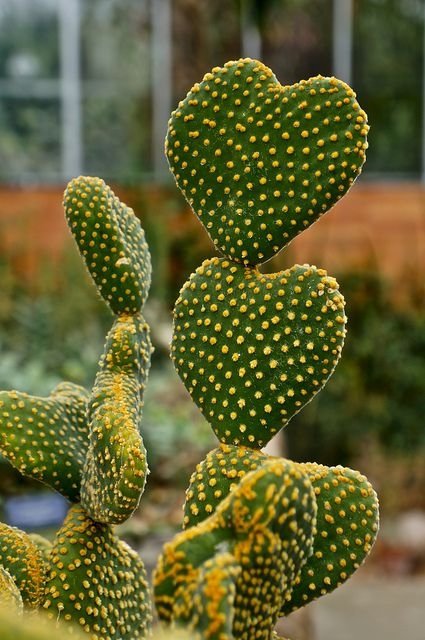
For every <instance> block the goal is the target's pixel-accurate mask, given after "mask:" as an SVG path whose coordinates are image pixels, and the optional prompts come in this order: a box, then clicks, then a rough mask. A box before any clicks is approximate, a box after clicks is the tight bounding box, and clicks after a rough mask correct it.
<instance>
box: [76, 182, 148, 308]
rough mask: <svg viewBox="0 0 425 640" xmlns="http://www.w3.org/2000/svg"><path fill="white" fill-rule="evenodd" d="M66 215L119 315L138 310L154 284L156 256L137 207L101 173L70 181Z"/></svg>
mask: <svg viewBox="0 0 425 640" xmlns="http://www.w3.org/2000/svg"><path fill="white" fill-rule="evenodd" d="M64 208H65V215H66V220H67V222H68V225H69V228H70V230H71V232H72V234H73V236H74V239H75V241H76V243H77V246H78V249H79V251H80V253H81V255H82V257H83V259H84V261H85V263H86V266H87V268H88V270H89V273H90V275H91V277H92V278H93V281H94V283H95V285H96V287H97V289H98V291H99V293H100V295H101V296H102V298H103V299H104V300H105V302H106V303H107V304H108V305H109V306H110V308H111V309H112V311H113V312H114V313H115V314H122V313H125V314H134V313H138V312H139V311H140V310H141V308H142V307H143V305H144V303H145V301H146V298H147V295H148V291H149V286H150V279H151V259H150V254H149V248H148V245H147V243H146V240H145V234H144V231H143V229H142V227H141V225H140V222H139V220H138V218H136V216H135V215H134V212H133V210H132V209H130V208H129V207H127V206H126V205H125V204H123V203H122V202H120V201H119V199H118V198H117V197H116V196H115V194H114V193H113V191H112V190H111V188H110V187H108V186H107V185H106V184H105V182H104V181H103V180H101V179H100V178H93V177H84V176H80V177H79V178H75V179H74V180H71V182H70V183H69V184H68V186H67V188H66V191H65V195H64Z"/></svg>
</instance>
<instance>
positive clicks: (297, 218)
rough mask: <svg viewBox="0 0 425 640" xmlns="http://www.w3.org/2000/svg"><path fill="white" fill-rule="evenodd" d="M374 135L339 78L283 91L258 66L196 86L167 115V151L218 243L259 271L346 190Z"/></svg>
mask: <svg viewBox="0 0 425 640" xmlns="http://www.w3.org/2000/svg"><path fill="white" fill-rule="evenodd" d="M368 129H369V127H368V125H367V116H366V114H365V112H364V111H363V110H362V109H361V108H360V106H359V104H358V102H357V101H356V95H355V93H354V91H353V90H352V89H351V88H350V87H349V86H348V85H347V84H345V83H344V82H342V81H341V80H337V79H336V78H324V77H322V76H317V77H315V78H310V79H309V80H302V81H301V82H299V83H297V84H294V85H291V86H282V85H281V84H279V82H278V81H277V79H276V78H275V76H274V75H273V73H272V71H271V70H270V69H269V68H268V67H266V66H264V65H263V64H262V63H261V62H258V61H257V60H251V59H244V60H238V61H236V62H228V63H227V64H225V65H224V67H216V68H214V69H213V70H212V72H211V73H207V74H206V75H205V77H204V79H203V80H202V82H201V83H200V84H195V86H194V87H193V88H192V89H191V91H190V92H189V93H188V95H187V97H186V98H185V100H183V101H182V102H181V103H180V104H179V106H178V108H177V109H176V110H175V111H174V112H173V114H172V116H171V119H170V122H169V128H168V133H167V139H166V154H167V158H168V162H169V164H170V167H171V171H172V172H173V174H174V177H175V179H176V182H177V184H178V186H179V188H180V189H181V190H182V192H183V194H184V195H185V197H186V199H187V201H188V202H189V204H190V205H191V206H192V208H193V210H194V211H195V212H196V213H197V215H198V216H199V219H200V220H201V222H202V223H203V224H204V226H205V227H206V229H207V231H208V233H209V234H210V236H211V239H212V240H213V242H214V244H215V246H216V247H217V248H218V249H219V250H220V251H221V252H222V253H223V254H224V255H226V256H227V257H229V258H231V259H232V260H235V261H237V262H242V263H243V264H251V265H256V264H260V263H262V262H265V261H266V260H268V259H269V258H271V257H272V256H273V255H275V254H276V253H277V252H278V251H280V250H281V249H282V248H283V247H284V246H285V245H286V244H288V243H289V242H290V241H291V240H292V239H293V238H294V237H295V236H296V235H297V234H298V233H300V232H301V231H303V229H305V228H307V227H308V226H310V225H311V224H312V223H313V222H315V221H316V220H317V219H318V218H319V217H320V216H321V215H322V214H323V213H325V212H326V211H328V210H329V209H330V208H331V207H332V206H333V205H334V204H335V203H336V202H337V201H338V200H339V199H340V198H341V197H342V196H343V195H344V194H345V193H346V192H347V191H348V189H349V188H350V186H351V185H352V183H353V181H354V180H355V178H356V177H357V175H358V174H359V173H360V171H361V168H362V165H363V163H364V161H365V151H366V148H367V141H366V136H367V132H368Z"/></svg>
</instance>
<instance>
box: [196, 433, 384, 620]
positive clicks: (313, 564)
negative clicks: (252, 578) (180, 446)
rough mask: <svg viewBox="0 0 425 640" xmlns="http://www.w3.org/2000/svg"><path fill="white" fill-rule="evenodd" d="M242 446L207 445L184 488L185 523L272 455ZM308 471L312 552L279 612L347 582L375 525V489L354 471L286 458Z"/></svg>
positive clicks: (204, 513)
mask: <svg viewBox="0 0 425 640" xmlns="http://www.w3.org/2000/svg"><path fill="white" fill-rule="evenodd" d="M276 459H277V458H271V457H270V456H267V455H266V454H264V453H262V452H260V451H255V450H252V449H249V448H244V447H235V446H229V445H221V446H220V447H219V448H217V449H214V450H213V451H210V453H209V454H208V455H207V457H206V458H205V460H203V461H202V462H201V463H200V464H199V465H198V466H197V468H196V471H195V472H194V473H193V474H192V477H191V481H190V486H189V489H188V491H187V493H186V503H185V516H184V526H185V527H186V528H187V527H191V526H192V527H193V526H194V525H196V524H198V523H200V522H202V521H204V520H205V519H206V518H208V517H209V516H210V514H211V513H215V511H216V510H217V509H218V508H219V506H220V504H221V502H222V500H223V499H224V498H226V497H227V496H228V495H229V494H230V493H231V492H232V491H235V490H236V488H237V487H238V485H239V483H240V482H241V481H242V479H243V478H244V477H245V476H246V474H247V473H249V472H250V471H252V470H255V469H259V468H261V466H262V465H263V464H268V463H269V461H270V460H276ZM287 463H288V464H292V465H293V466H294V467H295V468H297V469H299V470H300V471H302V472H303V473H305V474H307V476H308V478H309V480H310V482H311V484H312V487H313V489H314V492H315V496H316V502H317V526H316V528H317V532H316V534H315V537H314V543H313V554H312V556H311V557H310V558H309V560H308V562H307V563H306V565H305V566H304V567H303V568H302V569H301V572H300V574H299V576H298V577H297V578H296V580H295V582H294V587H293V590H292V592H290V593H288V595H287V598H286V600H285V601H284V603H283V604H282V610H281V614H282V615H287V614H289V613H290V612H291V611H293V610H295V609H298V608H299V607H302V606H304V605H305V604H307V603H308V602H310V601H311V600H314V599H315V598H318V597H319V596H322V595H326V594H327V593H331V592H332V591H333V590H334V589H336V587H338V586H339V585H341V584H342V583H343V582H345V581H346V580H347V579H348V578H349V577H350V576H351V575H352V574H353V573H354V572H355V571H356V570H357V569H358V567H359V566H360V565H361V564H362V562H363V561H364V560H365V558H366V557H367V555H368V553H369V552H370V550H371V548H372V545H373V543H374V541H375V539H376V535H377V531H378V521H379V512H378V500H377V497H376V494H375V492H374V490H373V488H372V486H371V485H370V483H369V482H368V481H367V479H366V478H365V477H364V476H362V475H361V474H360V473H359V472H358V471H353V470H352V469H348V468H344V467H326V466H323V465H319V464H316V463H298V462H289V461H287Z"/></svg>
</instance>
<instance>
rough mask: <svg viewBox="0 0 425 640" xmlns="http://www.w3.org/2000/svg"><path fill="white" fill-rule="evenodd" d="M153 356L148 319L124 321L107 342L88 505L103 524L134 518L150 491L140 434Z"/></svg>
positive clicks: (93, 402) (93, 407)
mask: <svg viewBox="0 0 425 640" xmlns="http://www.w3.org/2000/svg"><path fill="white" fill-rule="evenodd" d="M150 352H151V343H150V339H149V328H148V325H147V324H146V322H144V320H143V318H142V316H141V315H140V314H138V315H135V316H119V317H118V318H117V320H116V321H115V323H114V326H113V327H112V329H111V331H110V333H109V335H108V338H107V342H106V345H105V352H104V354H103V356H102V358H101V361H100V366H99V373H98V375H97V377H96V380H95V384H94V388H93V392H92V395H91V398H90V403H89V410H88V415H89V418H90V445H89V450H88V455H87V457H86V467H85V471H84V477H83V491H82V503H83V506H84V507H85V508H86V510H87V512H88V513H89V514H90V515H91V517H92V518H93V519H95V520H97V521H98V522H105V523H110V524H117V523H120V522H123V521H124V520H126V519H127V518H129V517H130V516H131V514H132V513H133V511H134V510H135V509H136V508H137V506H138V504H139V501H140V497H141V493H142V491H143V488H144V486H145V480H146V475H147V463H146V451H145V447H144V445H143V440H142V437H141V435H140V431H139V429H140V422H141V415H142V405H143V402H142V392H143V390H144V387H145V380H146V377H147V374H148V371H149V364H150Z"/></svg>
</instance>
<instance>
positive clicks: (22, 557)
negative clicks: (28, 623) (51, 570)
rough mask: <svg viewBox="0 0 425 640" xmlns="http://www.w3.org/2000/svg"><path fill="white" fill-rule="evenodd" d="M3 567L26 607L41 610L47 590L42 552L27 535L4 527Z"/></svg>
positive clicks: (0, 538)
mask: <svg viewBox="0 0 425 640" xmlns="http://www.w3.org/2000/svg"><path fill="white" fill-rule="evenodd" d="M0 566H2V567H3V568H4V569H6V571H7V572H8V573H9V574H10V575H11V576H12V578H13V580H14V581H15V584H16V587H17V588H18V591H19V592H20V594H21V597H22V601H23V603H24V605H25V606H26V607H28V608H30V609H35V608H37V607H38V606H40V604H41V602H42V600H43V596H44V588H45V581H46V575H45V565H44V561H43V557H42V554H41V551H39V549H38V547H37V546H36V545H35V544H34V542H32V540H31V538H30V537H29V536H28V534H26V533H25V532H24V531H20V530H19V529H16V527H9V526H8V525H6V524H3V523H0Z"/></svg>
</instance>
